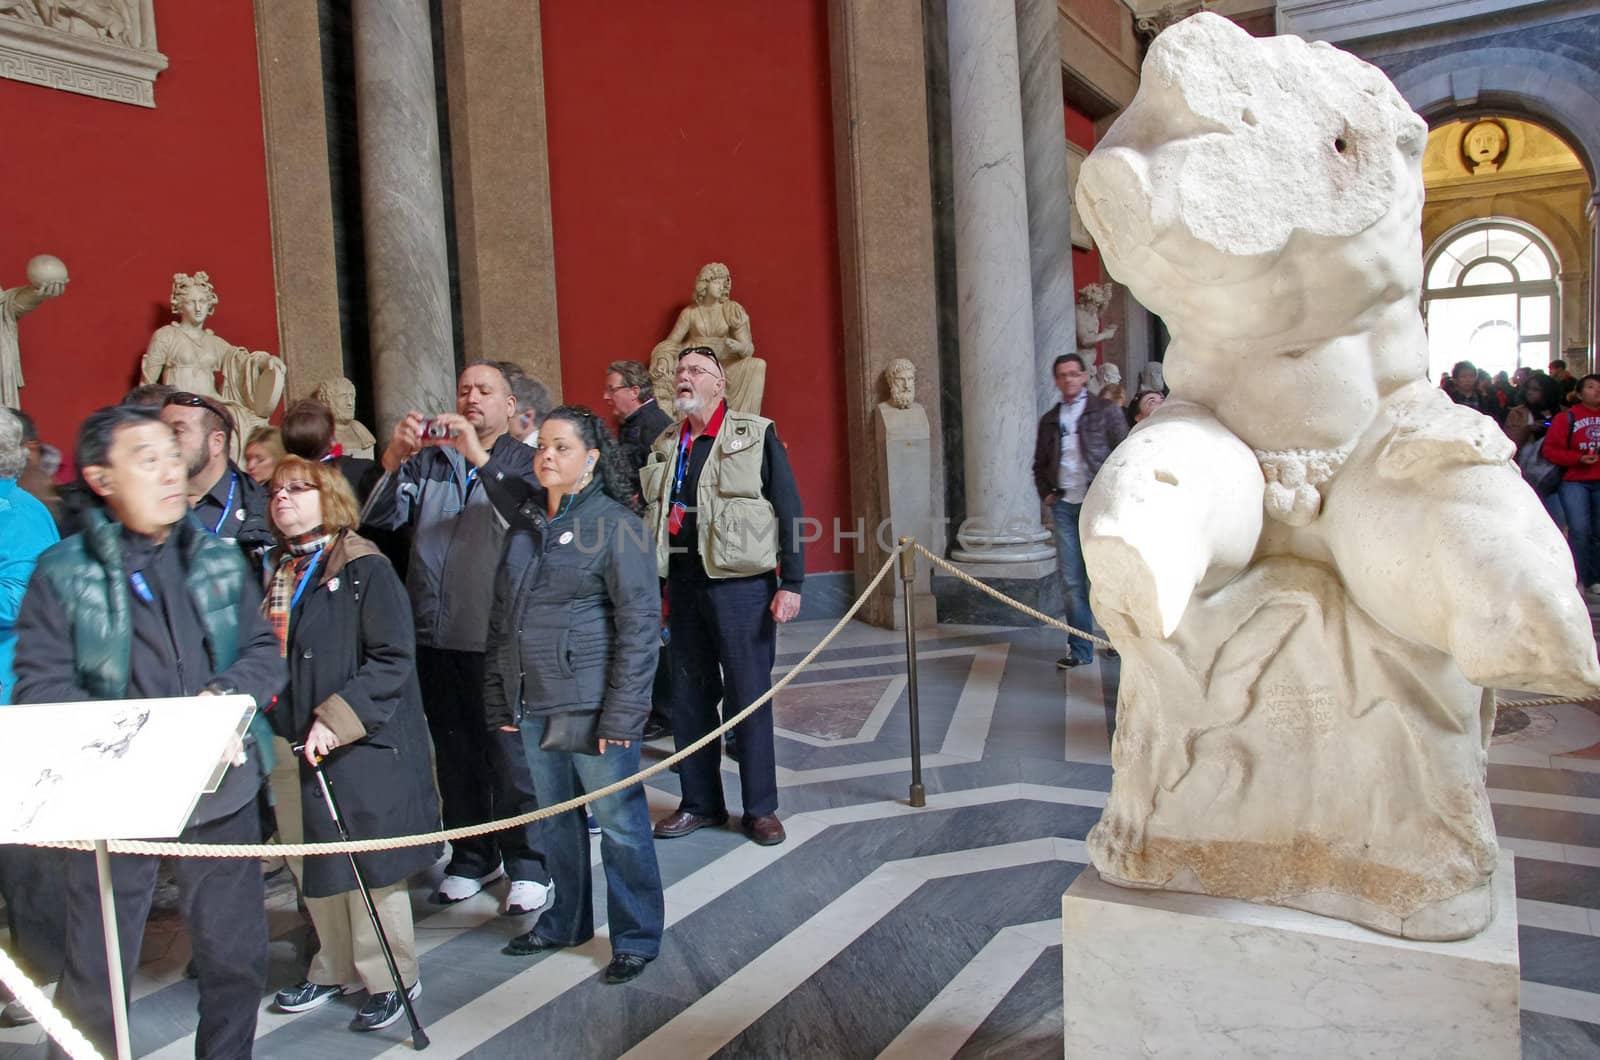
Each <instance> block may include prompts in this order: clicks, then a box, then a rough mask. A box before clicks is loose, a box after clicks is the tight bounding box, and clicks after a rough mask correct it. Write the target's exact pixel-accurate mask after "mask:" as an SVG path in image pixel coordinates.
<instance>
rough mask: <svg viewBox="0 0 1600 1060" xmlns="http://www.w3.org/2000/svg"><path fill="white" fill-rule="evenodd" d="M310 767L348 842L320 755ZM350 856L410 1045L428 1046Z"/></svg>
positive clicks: (298, 751)
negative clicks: (408, 1030) (408, 1026)
mask: <svg viewBox="0 0 1600 1060" xmlns="http://www.w3.org/2000/svg"><path fill="white" fill-rule="evenodd" d="M293 750H294V753H295V756H296V757H297V758H305V753H306V747H305V744H296V745H295V746H294V748H293ZM311 771H312V772H313V773H315V774H316V775H317V783H318V784H319V785H321V787H322V797H323V798H324V799H326V800H327V802H328V815H329V816H330V817H332V818H333V826H334V827H335V828H337V829H338V830H339V838H340V839H342V840H344V841H345V842H346V843H348V842H350V832H349V830H348V829H346V828H345V826H344V815H343V814H341V813H340V812H339V804H338V803H337V802H335V801H334V800H333V785H331V784H329V783H328V775H327V774H326V773H324V772H323V771H322V759H320V758H319V759H317V760H316V762H314V763H312V765H311ZM348 857H349V858H350V871H351V872H353V873H355V877H356V889H357V890H359V891H360V892H361V901H362V904H364V905H365V906H366V907H367V916H369V917H371V918H372V930H374V931H376V932H377V933H378V946H379V947H380V948H381V949H382V950H383V960H384V963H386V964H387V965H388V966H389V976H390V978H392V979H393V980H394V988H395V989H396V990H398V991H399V992H400V1004H401V1005H403V1006H404V1007H405V1010H406V1019H408V1020H410V1021H411V1045H412V1048H414V1049H416V1050H417V1051H418V1052H421V1051H422V1050H423V1049H426V1048H427V1047H428V1035H427V1033H426V1032H425V1031H424V1030H423V1029H422V1023H421V1022H420V1021H419V1020H418V1019H417V1010H416V1009H414V1008H412V1007H411V995H410V994H409V993H407V992H406V984H405V983H403V982H401V981H400V969H399V967H398V966H397V965H396V964H395V963H394V951H393V950H391V949H390V948H389V936H388V935H386V934H384V931H383V923H382V921H380V920H379V919H378V907H377V906H375V905H373V904H372V892H371V891H369V890H367V881H366V880H364V879H362V878H361V867H360V866H359V865H357V864H356V856H355V855H354V854H350V855H348Z"/></svg>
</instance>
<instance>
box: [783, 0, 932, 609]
mask: <svg viewBox="0 0 1600 1060" xmlns="http://www.w3.org/2000/svg"><path fill="white" fill-rule="evenodd" d="M923 19H924V14H923V8H922V4H921V3H920V0H875V2H874V3H871V4H860V3H854V2H852V0H829V3H828V46H829V62H828V66H829V71H830V73H831V76H832V103H833V143H834V186H835V188H836V189H837V197H838V219H839V271H840V288H841V294H842V299H841V303H842V304H841V308H842V309H843V316H844V353H845V371H846V376H845V404H846V413H847V416H848V421H849V423H850V430H851V436H852V437H855V438H860V439H869V438H872V437H873V431H874V423H875V421H876V419H877V416H878V411H877V410H878V402H879V400H880V399H881V397H882V396H884V385H883V372H884V369H885V368H886V367H888V365H889V362H890V361H892V360H894V359H895V358H897V357H903V358H906V359H907V360H910V361H911V362H912V363H914V364H915V365H916V367H917V380H918V382H919V384H920V387H921V390H920V396H921V398H922V400H923V401H924V402H926V413H927V417H928V423H929V438H928V442H927V455H928V459H927V461H926V463H925V464H919V465H916V466H917V467H918V468H920V469H921V470H917V471H907V470H906V469H905V467H904V466H900V467H896V468H891V467H889V466H888V465H880V462H879V461H877V460H868V459H860V460H852V461H851V462H850V509H851V512H852V514H853V515H854V516H855V517H856V518H859V519H861V520H862V521H863V522H864V523H865V525H866V526H867V528H868V533H867V534H866V537H865V539H864V540H863V541H861V542H860V543H859V547H858V548H857V549H856V551H855V554H854V575H855V581H856V585H857V586H860V585H863V584H864V583H865V582H866V581H867V579H869V578H870V577H871V576H872V575H873V574H874V573H876V572H877V570H878V568H879V566H881V565H882V563H883V560H884V557H885V556H886V555H887V553H886V551H885V550H884V549H883V547H882V540H881V539H880V535H879V534H878V533H877V532H876V528H878V527H879V526H881V525H882V524H883V523H884V522H885V521H886V520H890V519H891V518H892V512H891V501H892V497H893V495H894V494H895V493H896V492H897V491H901V490H908V491H912V492H920V493H921V494H922V496H925V497H926V498H928V502H927V503H928V524H927V532H926V535H923V534H922V532H921V531H919V532H918V534H919V536H920V537H922V543H923V544H924V545H926V546H927V547H928V548H929V549H930V550H932V551H934V552H941V553H942V552H943V549H944V533H943V526H944V514H945V482H944V467H945V455H944V454H945V431H944V428H945V419H944V412H945V407H944V405H943V404H942V402H941V393H940V392H941V384H942V383H944V384H948V379H947V378H946V377H945V376H944V374H943V372H942V371H941V365H940V350H939V338H940V333H939V326H938V314H939V299H938V296H937V288H936V279H935V259H936V255H935V250H934V223H935V221H934V218H935V210H934V192H933V189H932V187H930V180H929V172H930V166H929V152H930V143H929V139H930V138H929V131H928V102H929V99H928V90H927V65H926V63H925V60H924V53H923V47H924V40H925V36H926V35H925V34H924V32H923V26H924V21H923ZM891 474H893V475H898V476H905V475H907V474H911V475H915V476H919V477H918V478H917V479H916V480H915V481H893V482H890V481H887V480H886V479H885V476H888V475H891ZM883 536H884V537H885V538H888V539H890V540H892V538H891V537H889V535H887V534H885V535H883ZM890 580H891V581H893V579H890ZM808 584H809V583H808ZM895 584H898V583H897V582H896V583H895ZM862 617H864V618H865V619H866V620H867V621H869V622H873V623H875V624H877V625H881V626H893V625H894V624H895V623H896V622H897V621H900V609H899V608H898V607H897V606H896V603H895V588H894V585H891V584H884V585H883V586H882V587H881V588H880V589H879V590H878V592H877V593H875V594H874V595H873V597H872V598H871V599H870V600H869V601H868V602H867V605H866V608H865V609H864V611H863V612H862Z"/></svg>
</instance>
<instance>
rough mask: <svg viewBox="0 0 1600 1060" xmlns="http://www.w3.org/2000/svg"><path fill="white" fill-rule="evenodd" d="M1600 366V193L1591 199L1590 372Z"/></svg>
mask: <svg viewBox="0 0 1600 1060" xmlns="http://www.w3.org/2000/svg"><path fill="white" fill-rule="evenodd" d="M1597 366H1600V191H1596V192H1595V193H1594V195H1593V196H1592V197H1591V198H1590V199H1589V371H1591V372H1592V371H1594V370H1595V368H1596V367H1597Z"/></svg>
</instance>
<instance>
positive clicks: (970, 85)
mask: <svg viewBox="0 0 1600 1060" xmlns="http://www.w3.org/2000/svg"><path fill="white" fill-rule="evenodd" d="M948 18H949V28H950V43H949V47H950V128H951V155H952V160H953V169H954V176H955V218H956V282H957V294H958V299H959V303H960V321H961V391H962V401H961V418H962V435H963V441H964V444H963V448H964V450H965V454H964V461H963V463H964V464H965V470H966V476H965V477H966V493H967V518H966V519H965V520H964V521H963V523H962V527H961V529H960V530H959V531H958V532H957V535H956V536H957V540H958V541H959V542H960V546H961V547H960V548H959V549H957V550H956V551H955V552H954V554H953V555H954V558H955V559H957V560H961V561H964V562H969V563H979V564H982V563H1006V564H1014V563H1030V562H1041V561H1045V560H1049V559H1050V558H1051V557H1052V556H1053V554H1054V553H1053V549H1052V548H1051V547H1050V545H1049V544H1048V539H1049V532H1048V531H1046V530H1045V529H1044V527H1043V526H1041V525H1040V523H1039V498H1038V496H1037V495H1036V494H1035V492H1034V489H1033V482H1032V474H1031V472H1030V470H1029V466H1030V463H1031V461H1032V458H1033V443H1034V426H1035V424H1036V422H1037V420H1036V418H1035V417H1034V415H1033V411H1034V407H1035V394H1034V386H1033V379H1034V339H1033V298H1032V290H1033V276H1032V267H1031V264H1030V262H1029V257H1028V192H1027V183H1026V179H1025V177H1024V168H1023V167H1024V155H1023V143H1022V102H1021V88H1020V83H1019V80H1018V77H1019V75H1018V66H1017V22H1016V12H1015V10H1014V9H1013V8H1012V6H1011V5H1010V4H1000V5H992V4H969V3H952V4H950V5H949V7H948Z"/></svg>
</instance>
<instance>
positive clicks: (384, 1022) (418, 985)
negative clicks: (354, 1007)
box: [350, 979, 422, 1031]
mask: <svg viewBox="0 0 1600 1060" xmlns="http://www.w3.org/2000/svg"><path fill="white" fill-rule="evenodd" d="M406 993H407V994H408V995H409V996H410V997H411V1000H413V1001H415V1000H416V999H417V998H419V997H421V996H422V980H420V979H419V980H417V981H416V982H415V983H412V984H411V987H410V989H408V990H407V991H406ZM405 1011H406V1008H405V1005H404V1004H403V1003H402V1002H401V1000H400V991H398V990H385V991H383V992H382V993H378V994H373V995H372V996H370V997H368V998H367V1003H366V1004H365V1005H362V1006H361V1011H360V1012H357V1013H356V1018H355V1019H353V1020H351V1021H350V1029H351V1030H353V1031H376V1030H382V1029H383V1028H384V1027H387V1026H388V1025H389V1024H391V1023H393V1022H394V1021H395V1020H397V1019H399V1018H400V1017H401V1016H403V1015H405Z"/></svg>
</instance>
